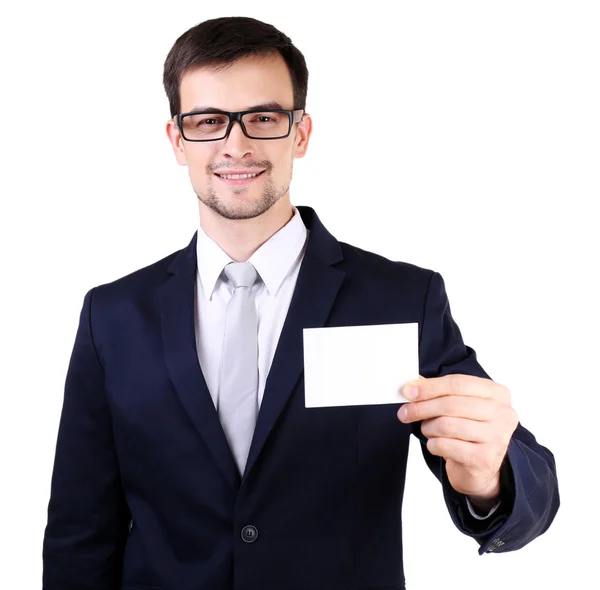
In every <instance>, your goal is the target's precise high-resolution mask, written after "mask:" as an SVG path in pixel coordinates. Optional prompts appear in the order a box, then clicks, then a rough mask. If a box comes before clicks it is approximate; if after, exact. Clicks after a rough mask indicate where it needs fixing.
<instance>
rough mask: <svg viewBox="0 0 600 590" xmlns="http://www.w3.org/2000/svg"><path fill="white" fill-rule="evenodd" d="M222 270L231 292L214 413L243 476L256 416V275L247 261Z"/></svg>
mask: <svg viewBox="0 0 600 590" xmlns="http://www.w3.org/2000/svg"><path fill="white" fill-rule="evenodd" d="M224 271H225V274H226V275H227V277H228V278H229V280H230V281H231V282H232V283H233V285H234V287H235V290H234V292H233V295H232V297H231V299H230V301H229V303H228V305H227V310H226V314H225V336H224V338H223V351H222V353H221V355H222V356H221V374H220V380H219V397H218V408H217V410H218V414H219V419H220V420H221V424H222V425H223V430H224V431H225V436H226V437H227V441H228V442H229V446H230V448H231V451H232V453H233V456H234V458H235V462H236V463H237V465H238V468H239V470H240V473H241V474H243V473H244V469H245V467H246V460H247V459H248V451H249V450H250V443H251V442H252V436H253V434H254V426H255V424H256V416H257V414H258V319H257V315H256V306H255V303H254V296H253V294H252V285H253V284H254V282H255V281H256V279H257V278H258V274H257V272H256V269H255V268H254V266H252V264H251V263H249V262H231V263H229V264H227V265H226V266H225V269H224Z"/></svg>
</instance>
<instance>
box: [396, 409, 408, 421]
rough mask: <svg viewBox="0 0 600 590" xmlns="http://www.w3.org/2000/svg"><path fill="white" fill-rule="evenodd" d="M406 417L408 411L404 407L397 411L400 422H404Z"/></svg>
mask: <svg viewBox="0 0 600 590" xmlns="http://www.w3.org/2000/svg"><path fill="white" fill-rule="evenodd" d="M407 416H408V410H407V409H406V406H402V407H401V408H400V409H399V410H398V417H399V418H400V420H406V417H407Z"/></svg>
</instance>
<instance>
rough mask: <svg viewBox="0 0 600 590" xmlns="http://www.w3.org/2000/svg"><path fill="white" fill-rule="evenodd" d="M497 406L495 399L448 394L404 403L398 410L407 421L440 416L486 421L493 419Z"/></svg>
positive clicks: (403, 420)
mask: <svg viewBox="0 0 600 590" xmlns="http://www.w3.org/2000/svg"><path fill="white" fill-rule="evenodd" d="M497 407H498V403H497V402H495V401H493V400H488V399H481V398H475V397H464V396H460V395H447V396H444V397H439V398H436V399H430V400H425V401H417V402H412V403H408V404H403V405H402V407H401V408H400V409H399V410H398V418H399V419H400V420H401V421H402V422H405V423H408V422H417V421H419V420H430V419H432V418H437V417H439V416H454V417H455V418H466V419H468V420H479V421H481V422H485V421H490V420H492V418H493V417H494V411H495V409H496V408H497Z"/></svg>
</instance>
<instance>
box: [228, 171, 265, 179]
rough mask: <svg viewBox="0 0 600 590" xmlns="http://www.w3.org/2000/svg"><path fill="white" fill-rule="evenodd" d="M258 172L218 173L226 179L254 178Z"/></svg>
mask: <svg viewBox="0 0 600 590" xmlns="http://www.w3.org/2000/svg"><path fill="white" fill-rule="evenodd" d="M259 174H260V172H259V173H257V174H219V176H220V177H221V178H225V179H227V180H244V179H246V178H254V177H255V176H258V175H259Z"/></svg>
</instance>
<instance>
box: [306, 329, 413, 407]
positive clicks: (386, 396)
mask: <svg viewBox="0 0 600 590" xmlns="http://www.w3.org/2000/svg"><path fill="white" fill-rule="evenodd" d="M303 336H304V391H305V405H306V407H307V408H322V407H328V406H356V405H374V404H400V403H404V402H407V401H409V400H407V399H406V398H405V397H404V396H403V395H402V393H401V391H402V388H403V387H404V385H406V384H407V383H408V382H409V381H416V380H418V379H419V342H418V338H419V330H418V324H417V323H416V322H415V323H406V324H383V325H373V326H339V327H330V328H304V329H303Z"/></svg>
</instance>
